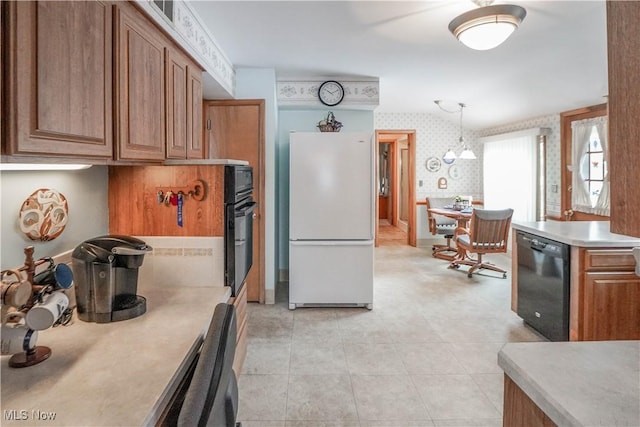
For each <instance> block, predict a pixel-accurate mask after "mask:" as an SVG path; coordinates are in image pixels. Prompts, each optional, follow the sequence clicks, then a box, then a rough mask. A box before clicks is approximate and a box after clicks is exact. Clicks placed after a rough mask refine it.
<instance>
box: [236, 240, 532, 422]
mask: <svg viewBox="0 0 640 427" xmlns="http://www.w3.org/2000/svg"><path fill="white" fill-rule="evenodd" d="M430 252H431V251H430V247H420V248H412V247H409V246H394V247H390V246H389V247H385V246H381V247H379V248H376V250H375V253H374V256H375V275H374V308H373V310H371V311H369V310H366V309H362V308H309V307H304V308H298V309H296V310H289V309H288V300H287V294H288V289H287V286H288V285H287V284H286V283H278V285H277V289H276V301H277V303H276V304H274V305H260V304H253V303H251V304H249V307H248V312H249V325H248V326H249V328H248V336H249V347H248V355H247V359H246V360H245V364H244V367H243V372H244V374H243V375H241V377H240V385H239V387H240V404H239V407H240V410H239V421H244V422H243V425H244V426H245V427H283V426H284V427H357V426H363V427H364V426H372V427H374V426H375V427H423V426H425V427H426V426H434V425H435V426H449V427H464V426H468V427H493V426H496V427H497V426H499V425H501V424H502V419H501V412H502V370H501V369H500V368H499V367H498V366H497V353H498V351H499V350H500V348H501V347H502V345H503V344H504V343H506V342H514V341H540V340H544V339H543V338H542V337H541V336H540V335H539V334H537V333H536V332H535V331H533V330H532V329H531V328H529V327H527V326H526V325H524V323H523V322H522V320H521V319H520V318H519V317H518V316H517V315H516V314H515V313H513V312H512V311H511V308H510V305H511V287H510V273H509V278H508V279H507V280H504V279H501V278H496V277H490V273H487V274H478V275H474V276H473V277H472V278H471V279H469V278H467V276H466V274H465V273H464V272H463V271H456V270H451V269H448V268H447V267H448V263H447V262H445V261H443V260H439V259H435V258H433V257H432V256H431V253H430ZM491 261H492V262H495V263H496V264H498V265H501V266H506V267H507V268H508V269H509V270H510V268H511V264H510V262H511V261H510V257H509V256H502V255H499V256H492V257H491ZM327 402H338V403H337V404H333V403H327ZM287 403H289V405H287ZM335 405H337V407H335ZM331 406H334V407H333V408H331ZM340 408H342V409H340ZM332 411H333V412H332ZM345 416H347V418H345ZM240 417H242V418H240ZM348 417H350V418H348Z"/></svg>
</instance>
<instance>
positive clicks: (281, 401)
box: [237, 375, 289, 421]
mask: <svg viewBox="0 0 640 427" xmlns="http://www.w3.org/2000/svg"><path fill="white" fill-rule="evenodd" d="M288 382H289V378H288V375H240V378H239V380H238V398H239V405H238V417H237V419H238V421H245V420H246V421H261V420H270V421H279V420H282V421H284V420H285V419H286V418H285V415H286V404H287V386H288Z"/></svg>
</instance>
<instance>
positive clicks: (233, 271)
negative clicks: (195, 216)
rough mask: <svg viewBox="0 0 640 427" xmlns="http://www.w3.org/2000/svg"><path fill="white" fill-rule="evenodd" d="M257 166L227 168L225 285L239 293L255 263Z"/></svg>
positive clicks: (232, 166)
mask: <svg viewBox="0 0 640 427" xmlns="http://www.w3.org/2000/svg"><path fill="white" fill-rule="evenodd" d="M255 209H256V202H254V200H253V168H252V167H251V166H236V165H226V166H225V169H224V224H225V225H224V266H225V268H224V276H225V285H226V286H230V287H231V292H232V295H233V296H236V295H238V293H239V292H240V290H241V289H242V285H243V284H244V281H245V279H246V277H247V274H248V273H249V270H250V269H251V266H252V265H253V218H254V216H255V214H254V211H255Z"/></svg>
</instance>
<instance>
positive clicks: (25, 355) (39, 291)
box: [2, 246, 73, 368]
mask: <svg viewBox="0 0 640 427" xmlns="http://www.w3.org/2000/svg"><path fill="white" fill-rule="evenodd" d="M24 253H25V263H24V265H23V266H22V267H20V268H18V269H15V270H7V271H6V272H5V271H3V272H2V277H3V278H4V276H5V273H10V274H13V275H15V276H16V278H17V280H18V282H22V281H26V282H27V283H28V284H29V286H30V287H31V290H30V296H29V298H27V301H26V303H24V304H21V305H20V306H13V305H11V307H15V308H16V309H17V312H21V313H27V312H28V311H29V310H31V308H33V306H34V305H35V304H36V303H38V302H42V299H43V296H44V295H45V294H46V293H51V292H52V291H54V290H56V289H68V288H69V287H71V284H72V281H73V274H72V273H71V269H69V267H68V266H66V265H64V264H59V265H55V263H54V262H53V259H52V258H42V259H39V260H37V261H34V259H33V253H34V247H33V246H27V247H26V248H25V249H24ZM46 262H48V263H49V267H48V268H47V269H46V270H44V271H42V272H40V273H38V274H37V275H36V274H35V270H36V267H37V266H40V265H42V264H44V263H46ZM22 272H25V273H26V276H27V277H26V279H23V278H22ZM4 288H5V286H4V285H3V289H4ZM2 302H3V304H5V305H4V306H3V312H4V309H5V307H8V306H9V305H8V304H7V301H5V296H4V295H3V300H2ZM20 302H22V301H20ZM71 313H72V309H70V308H67V309H66V310H65V311H64V313H63V314H62V315H61V316H60V318H59V319H58V320H57V321H56V322H55V323H54V325H53V326H57V325H58V324H63V325H66V324H67V323H68V322H69V321H70V320H71ZM7 316H9V317H10V316H11V313H8V314H7ZM3 322H4V320H3ZM29 331H32V330H31V329H29ZM32 332H33V331H32ZM50 356H51V349H50V348H49V347H46V346H38V345H36V346H34V347H33V348H30V349H28V350H26V351H23V352H20V353H15V354H13V355H12V356H11V357H10V358H9V366H10V367H12V368H26V367H28V366H33V365H37V364H39V363H41V362H44V361H45V360H47V359H48V358H49V357H50Z"/></svg>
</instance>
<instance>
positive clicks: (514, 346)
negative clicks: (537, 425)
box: [498, 341, 640, 427]
mask: <svg viewBox="0 0 640 427" xmlns="http://www.w3.org/2000/svg"><path fill="white" fill-rule="evenodd" d="M498 365H500V367H501V368H502V369H503V370H504V372H505V374H507V375H508V376H509V377H510V378H511V379H512V380H513V381H514V382H515V383H516V384H517V385H518V386H519V387H520V388H521V389H522V390H523V391H524V392H525V393H526V394H527V395H528V396H529V397H530V398H531V400H533V402H534V403H535V404H536V405H538V407H540V409H542V410H543V411H544V413H545V414H547V416H548V417H549V418H551V419H552V420H553V422H555V423H556V424H557V425H559V426H589V427H591V426H594V427H595V426H603V427H605V426H606V427H612V426H628V427H630V426H640V341H593V342H590V341H582V342H562V343H560V342H553V343H551V342H541V343H509V344H505V346H504V347H503V348H502V350H500V352H499V353H498Z"/></svg>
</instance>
